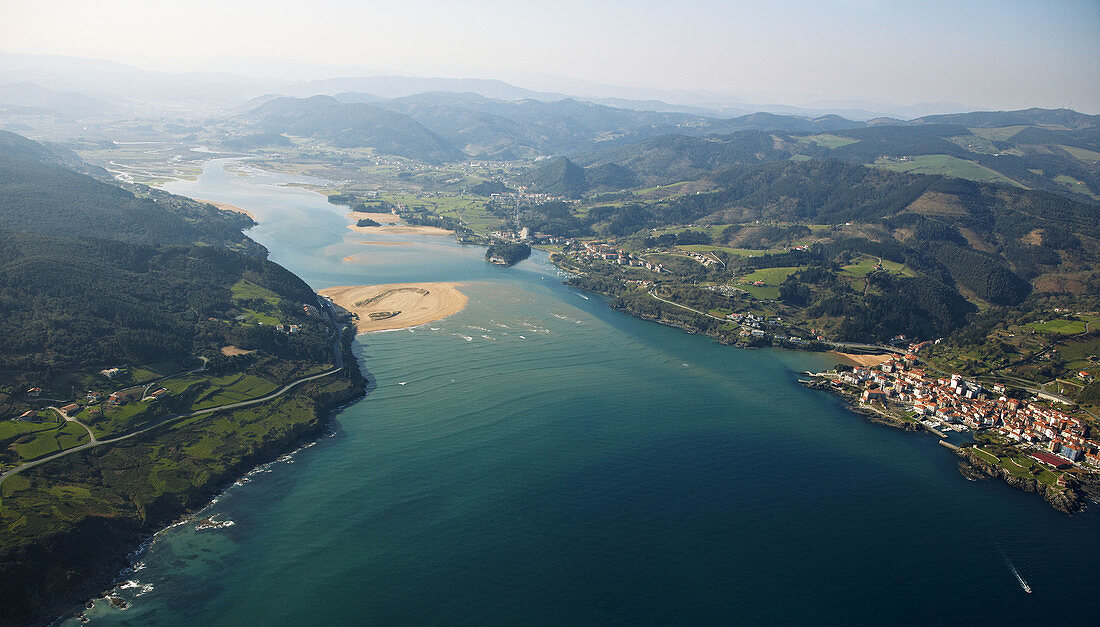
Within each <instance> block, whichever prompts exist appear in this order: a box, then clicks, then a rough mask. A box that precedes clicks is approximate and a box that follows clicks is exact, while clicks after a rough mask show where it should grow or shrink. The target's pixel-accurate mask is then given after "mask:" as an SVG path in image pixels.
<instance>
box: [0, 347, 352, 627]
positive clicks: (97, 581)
mask: <svg viewBox="0 0 1100 627" xmlns="http://www.w3.org/2000/svg"><path fill="white" fill-rule="evenodd" d="M354 341H355V333H354V331H353V330H352V329H351V328H348V329H346V330H345V332H344V334H343V337H342V338H341V340H340V344H339V346H340V351H341V354H342V357H343V359H344V364H345V369H344V371H343V372H341V373H339V375H337V377H336V378H334V379H331V380H328V381H326V382H325V383H323V384H321V385H320V387H324V388H331V387H332V386H333V385H334V384H335V385H336V386H337V387H336V389H323V390H318V389H317V387H314V386H311V387H310V389H312V390H313V392H314V394H311V395H309V398H311V399H312V401H313V403H314V411H313V412H312V419H311V420H309V421H308V422H302V423H300V424H299V425H298V428H296V429H294V430H292V431H290V432H287V433H285V434H284V435H283V437H279V438H274V439H270V440H267V441H264V442H262V443H261V444H260V445H259V446H257V447H256V448H254V449H253V450H252V451H250V452H248V453H246V454H245V455H243V456H242V457H241V459H240V460H239V462H238V463H236V464H234V465H233V466H231V467H227V468H225V469H224V470H223V471H221V472H215V473H211V474H210V476H209V477H208V478H207V480H206V481H205V482H204V483H203V484H201V485H200V486H197V489H195V490H193V491H190V492H187V493H180V494H177V495H175V498H173V499H169V500H166V501H165V502H164V503H158V504H157V507H156V508H155V509H150V510H148V511H147V512H146V513H145V516H144V518H143V519H141V520H137V519H133V518H129V517H119V518H110V519H107V518H102V517H97V516H91V517H89V518H86V519H84V520H82V521H80V522H78V523H76V524H74V525H72V526H70V527H68V528H65V529H63V530H59V531H57V532H55V533H53V534H52V535H50V536H47V537H43V538H42V539H40V540H39V541H37V542H35V543H32V544H29V545H25V546H23V547H22V548H20V549H19V550H18V552H17V553H16V554H15V555H14V557H15V558H16V563H14V564H7V565H5V569H4V570H5V571H6V572H4V573H3V574H4V575H5V577H4V578H5V579H7V580H12V581H19V582H27V583H26V584H25V587H26V586H31V583H30V582H41V581H52V585H51V586H41V585H35V586H34V588H33V589H32V588H29V587H26V589H24V588H16V587H14V586H12V587H9V588H8V592H9V593H10V594H11V595H12V597H13V599H14V598H19V599H21V600H22V602H23V605H22V606H19V605H15V604H13V606H10V607H9V608H8V609H9V611H12V612H15V613H16V615H18V616H20V619H19V620H18V621H15V623H16V624H23V623H34V622H56V621H57V620H61V619H64V618H68V617H70V616H74V615H79V614H80V613H81V612H82V610H83V608H85V607H86V604H87V603H88V602H89V600H94V599H102V598H104V596H105V595H109V594H110V591H111V590H113V589H114V588H115V587H116V586H117V585H118V583H119V582H120V581H123V579H124V578H125V576H126V575H127V573H128V571H129V570H130V569H131V567H132V565H133V561H134V557H135V556H136V555H137V554H138V553H139V552H140V551H141V550H143V548H144V547H147V546H148V545H149V543H151V542H152V541H153V540H154V539H155V538H156V536H157V535H158V534H160V533H162V532H163V531H165V530H167V529H170V528H172V527H174V526H176V525H179V524H183V523H185V522H187V521H188V520H191V519H192V518H193V516H194V515H195V514H196V513H198V512H200V511H202V510H203V509H205V508H206V507H208V506H209V505H210V504H211V503H212V502H213V501H214V500H215V499H217V497H218V496H219V495H220V494H222V493H224V492H225V491H226V490H227V489H229V488H230V487H232V486H233V485H234V484H235V483H236V482H238V481H240V480H241V478H242V477H244V476H246V475H247V474H248V473H250V472H252V471H253V470H255V469H256V468H257V467H260V466H262V465H264V464H269V463H271V462H273V461H276V460H278V459H279V458H280V457H282V456H284V455H286V454H287V453H288V452H291V451H294V450H297V449H300V448H302V447H303V446H305V445H307V444H308V443H310V442H315V441H317V439H318V438H320V437H321V436H322V435H324V434H325V433H326V432H327V431H328V430H329V429H330V428H331V424H332V422H333V420H334V419H335V417H336V415H338V414H339V412H340V411H341V410H342V409H343V408H344V407H347V406H348V405H350V404H352V403H354V402H356V401H357V400H358V399H360V398H362V397H363V396H364V395H365V394H366V393H367V391H368V390H369V386H368V381H367V379H366V378H365V377H364V376H363V374H362V372H361V370H360V368H359V362H358V360H357V359H356V358H355V356H354V354H353V353H352V350H351V348H352V344H353V343H354ZM299 393H301V392H299ZM81 547H83V550H81ZM87 547H94V550H93V551H88V550H87ZM58 550H66V551H68V552H69V554H70V555H71V556H72V558H71V559H69V560H66V561H65V563H59V560H58V559H57V553H56V552H57V551H58ZM59 570H60V571H61V572H66V573H69V574H68V576H67V577H57V576H55V574H54V573H56V572H58V571H59ZM78 573H79V574H78ZM51 578H52V579H51ZM105 591H106V592H105ZM6 620H7V619H5V621H6Z"/></svg>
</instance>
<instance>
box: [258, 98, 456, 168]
mask: <svg viewBox="0 0 1100 627" xmlns="http://www.w3.org/2000/svg"><path fill="white" fill-rule="evenodd" d="M245 121H246V124H249V125H250V126H254V127H255V128H256V129H258V130H259V131H261V132H265V133H276V134H280V133H285V134H288V135H295V136H298V137H308V138H312V139H319V140H324V141H327V142H330V143H332V145H334V146H336V147H339V148H372V149H374V150H376V151H377V152H379V153H382V154H390V155H397V156H401V157H406V158H409V159H417V160H421V161H425V162H429V163H441V162H445V161H454V160H458V159H462V158H464V157H465V155H464V154H463V153H462V151H461V150H458V149H457V148H455V147H454V146H452V145H451V144H450V143H449V142H447V141H446V140H444V139H443V138H441V137H439V136H438V135H436V134H435V133H433V132H432V131H430V130H428V129H427V128H425V127H424V126H423V125H422V124H420V123H419V122H417V121H416V120H414V119H412V118H410V117H409V116H407V115H404V114H401V113H398V112H395V111H391V110H388V109H383V108H381V107H378V106H375V105H371V104H366V103H342V102H339V101H337V100H336V99H334V98H330V97H328V96H314V97H312V98H305V99H297V98H276V99H274V100H270V101H268V102H265V103H263V104H261V105H260V106H258V107H256V108H255V109H253V110H251V111H250V112H249V113H248V114H247V116H246V118H245Z"/></svg>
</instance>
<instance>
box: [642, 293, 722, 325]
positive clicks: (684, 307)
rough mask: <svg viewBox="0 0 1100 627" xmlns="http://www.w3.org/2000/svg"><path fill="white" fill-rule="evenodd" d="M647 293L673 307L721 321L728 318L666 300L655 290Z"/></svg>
mask: <svg viewBox="0 0 1100 627" xmlns="http://www.w3.org/2000/svg"><path fill="white" fill-rule="evenodd" d="M649 295H650V296H652V297H653V298H656V299H657V300H659V301H661V302H662V303H668V304H670V305H672V306H674V307H679V308H680V309H687V310H688V311H690V312H692V313H697V314H699V315H700V316H706V317H708V318H714V319H715V320H721V321H723V322H728V320H726V319H725V318H719V317H718V316H712V315H711V314H709V313H706V312H704V311H699V310H698V309H692V308H691V307H688V306H687V305H681V304H680V303H674V302H672V301H671V300H668V299H667V298H661V297H660V296H658V295H657V290H653V291H652V292H650V293H649Z"/></svg>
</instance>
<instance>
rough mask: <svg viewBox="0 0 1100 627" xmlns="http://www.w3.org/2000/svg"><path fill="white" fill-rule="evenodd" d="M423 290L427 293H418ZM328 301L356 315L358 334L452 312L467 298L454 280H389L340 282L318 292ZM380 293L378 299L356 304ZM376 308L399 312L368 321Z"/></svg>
mask: <svg viewBox="0 0 1100 627" xmlns="http://www.w3.org/2000/svg"><path fill="white" fill-rule="evenodd" d="M424 291H426V292H427V293H426V294H425V293H421V292H424ZM318 293H319V294H321V295H322V296H327V297H329V298H331V299H332V302H334V303H336V305H337V306H338V307H340V308H342V309H344V310H346V311H350V312H351V313H353V314H355V315H356V316H358V317H359V319H358V320H357V321H356V322H355V328H356V330H357V331H358V332H359V333H370V332H371V331H385V330H388V329H404V328H407V327H415V326H417V325H421V324H424V323H426V322H432V321H435V320H440V319H443V318H446V317H447V316H450V315H453V314H456V313H458V312H460V311H462V309H463V308H465V307H466V302H467V301H468V300H469V299H468V298H467V297H466V295H465V294H463V293H462V292H460V291H458V284H457V283H390V284H388V285H343V286H340V287H329V288H326V289H323V290H321V291H320V292H318ZM379 295H381V298H377V299H376V300H374V301H372V302H370V303H365V304H360V305H358V306H357V303H362V301H365V300H368V299H371V298H374V297H377V296H379ZM379 311H399V312H401V313H399V314H397V315H396V316H394V317H392V318H386V319H384V320H371V319H370V314H371V313H372V312H379Z"/></svg>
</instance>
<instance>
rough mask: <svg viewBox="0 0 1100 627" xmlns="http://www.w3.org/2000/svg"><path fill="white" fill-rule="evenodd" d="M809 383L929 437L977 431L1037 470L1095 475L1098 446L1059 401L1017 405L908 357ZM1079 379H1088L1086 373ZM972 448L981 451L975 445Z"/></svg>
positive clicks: (1060, 478) (998, 391)
mask: <svg viewBox="0 0 1100 627" xmlns="http://www.w3.org/2000/svg"><path fill="white" fill-rule="evenodd" d="M815 376H817V377H819V378H822V379H825V380H826V381H827V384H826V387H828V388H832V389H833V390H834V391H836V392H838V393H841V394H843V395H845V396H848V397H849V398H853V399H856V398H858V401H859V403H860V404H861V405H862V406H865V407H868V408H872V409H874V408H881V409H883V410H891V409H893V410H895V411H894V412H893V413H894V415H897V413H896V412H897V410H900V411H901V412H903V413H904V414H905V415H907V416H908V417H910V418H911V419H912V420H915V421H919V422H920V423H921V424H922V425H923V426H924V427H926V428H928V430H930V431H932V432H934V433H939V429H943V430H946V431H963V430H965V429H969V430H971V431H972V432H974V433H979V432H983V433H984V434H985V435H986V436H987V437H986V438H983V439H985V440H987V441H998V440H999V441H1000V442H1002V443H1004V444H1009V445H1012V446H1014V447H1016V448H1018V449H1020V450H1021V451H1023V452H1024V454H1026V455H1027V456H1028V457H1029V458H1030V459H1032V460H1034V461H1035V462H1038V463H1039V464H1040V465H1041V466H1040V468H1042V469H1051V470H1071V471H1072V470H1077V469H1079V470H1081V471H1085V472H1089V471H1093V470H1096V469H1100V443H1098V442H1096V441H1095V440H1093V439H1090V438H1089V437H1087V436H1088V435H1089V429H1088V425H1087V424H1086V423H1085V421H1084V420H1082V419H1081V418H1078V417H1076V416H1073V415H1071V414H1070V413H1067V412H1066V411H1063V410H1062V409H1058V408H1056V407H1055V406H1054V403H1056V402H1059V401H1055V400H1052V399H1050V398H1043V397H1042V396H1039V395H1036V396H1032V397H1030V398H1026V399H1025V398H1020V397H1021V396H1025V395H1026V394H1025V395H1021V394H1019V393H1018V392H1019V391H1014V390H1011V389H1009V388H1008V387H1006V386H1005V385H1003V384H1000V383H996V384H992V385H991V386H990V387H988V388H987V387H986V386H985V385H983V384H981V383H978V382H976V381H968V380H966V379H964V378H963V377H962V376H960V375H958V374H952V375H936V374H931V373H929V372H928V371H926V370H925V369H924V368H922V367H919V364H918V358H917V357H916V355H914V354H913V353H907V354H904V355H891V356H889V357H888V358H887V359H886V360H885V361H884V362H883V363H881V364H880V365H878V366H877V367H855V368H852V369H851V370H849V371H845V372H837V371H834V372H829V373H819V374H817V375H815ZM1078 376H1079V377H1082V378H1086V379H1088V378H1091V377H1092V375H1091V374H1090V373H1088V372H1081V373H1079V374H1078ZM941 435H942V434H941ZM976 439H977V438H976ZM974 448H975V449H976V450H978V451H982V448H981V446H980V445H978V444H976V445H975V446H974ZM982 452H984V451H982ZM985 453H986V454H985V455H983V458H985V459H986V460H987V461H994V460H997V456H996V455H993V454H990V453H988V452H985ZM1016 465H1017V466H1019V464H1016ZM1053 478H1054V479H1055V481H1057V484H1058V485H1063V486H1064V485H1066V484H1067V482H1068V477H1067V476H1066V474H1065V473H1061V474H1056V476H1055V477H1053Z"/></svg>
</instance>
